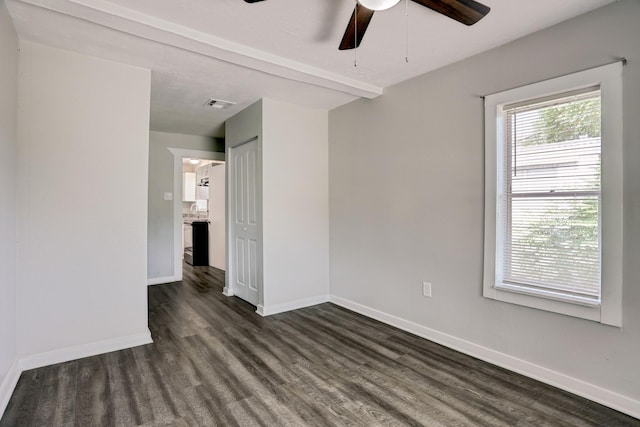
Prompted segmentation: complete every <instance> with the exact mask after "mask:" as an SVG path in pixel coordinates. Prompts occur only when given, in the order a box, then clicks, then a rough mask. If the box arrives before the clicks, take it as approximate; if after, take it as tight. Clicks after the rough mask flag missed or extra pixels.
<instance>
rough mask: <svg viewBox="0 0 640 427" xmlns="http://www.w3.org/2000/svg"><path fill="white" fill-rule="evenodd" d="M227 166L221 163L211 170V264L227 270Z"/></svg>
mask: <svg viewBox="0 0 640 427" xmlns="http://www.w3.org/2000/svg"><path fill="white" fill-rule="evenodd" d="M226 170H227V166H226V165H225V164H220V165H217V166H213V167H212V168H211V169H210V171H209V221H210V224H209V265H210V266H211V267H215V268H219V269H220V270H226V269H227V266H226V263H227V258H226V250H225V249H226V244H227V239H226V235H227V233H226V228H227V221H226V218H227V206H226V205H227V202H226V194H227V188H226V185H227V178H226Z"/></svg>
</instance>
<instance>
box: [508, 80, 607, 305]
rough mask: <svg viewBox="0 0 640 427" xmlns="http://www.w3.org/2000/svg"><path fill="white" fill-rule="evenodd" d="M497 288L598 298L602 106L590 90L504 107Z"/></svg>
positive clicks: (594, 300) (579, 298) (584, 300)
mask: <svg viewBox="0 0 640 427" xmlns="http://www.w3.org/2000/svg"><path fill="white" fill-rule="evenodd" d="M502 109H503V124H504V130H503V132H504V144H505V147H504V152H505V154H506V155H505V156H504V162H505V164H504V165H503V167H504V168H505V169H504V175H503V176H504V178H505V179H504V181H503V185H504V186H505V188H504V189H503V190H504V192H503V194H504V195H505V197H504V200H503V203H502V206H501V209H502V215H503V217H504V219H505V220H504V221H503V226H504V227H505V228H506V229H505V230H504V232H503V233H501V234H502V236H503V238H504V242H502V243H503V246H502V247H503V254H502V255H503V262H502V266H503V271H502V276H503V277H502V282H501V283H500V284H498V285H497V287H502V288H509V289H510V290H514V291H518V292H524V293H532V294H540V295H542V296H547V297H550V298H558V299H562V300H570V301H574V302H578V303H583V304H593V305H597V304H599V303H600V300H601V292H600V277H601V271H600V270H601V262H600V261H601V259H600V258H601V243H600V241H601V226H600V217H601V215H600V211H601V208H600V206H601V177H600V173H601V144H600V136H601V132H600V127H601V117H600V116H601V109H600V88H599V87H591V88H586V89H581V90H579V91H572V92H567V93H563V94H560V95H555V96H553V97H546V98H538V99H534V100H530V101H527V102H520V103H517V104H510V105H505V106H503V107H502Z"/></svg>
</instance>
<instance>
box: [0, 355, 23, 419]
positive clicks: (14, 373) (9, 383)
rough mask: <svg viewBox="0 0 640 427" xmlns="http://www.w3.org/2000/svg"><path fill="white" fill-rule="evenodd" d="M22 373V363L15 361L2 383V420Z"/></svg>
mask: <svg viewBox="0 0 640 427" xmlns="http://www.w3.org/2000/svg"><path fill="white" fill-rule="evenodd" d="M21 373H22V370H21V369H20V361H19V360H18V359H14V360H13V363H12V364H11V366H10V367H9V371H8V372H7V374H6V375H5V377H4V380H3V381H2V383H0V418H2V415H3V414H4V411H5V409H7V405H8V404H9V400H11V395H12V394H13V391H14V390H15V388H16V385H17V384H18V380H19V379H20V374H21Z"/></svg>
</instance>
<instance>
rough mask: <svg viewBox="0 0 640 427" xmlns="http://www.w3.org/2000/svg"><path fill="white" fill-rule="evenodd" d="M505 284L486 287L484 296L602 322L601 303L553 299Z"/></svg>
mask: <svg viewBox="0 0 640 427" xmlns="http://www.w3.org/2000/svg"><path fill="white" fill-rule="evenodd" d="M505 286H508V285H502V286H501V287H497V286H491V287H485V289H484V292H483V296H484V297H485V298H490V299H494V300H497V301H502V302H508V303H511V304H517V305H522V306H525V307H531V308H535V309H538V310H544V311H550V312H552V313H558V314H564V315H566V316H573V317H578V318H581V319H587V320H592V321H594V322H601V307H600V305H589V306H587V305H581V304H576V303H573V302H566V301H560V300H557V299H551V298H548V297H541V296H537V295H536V296H534V295H529V294H526V293H524V292H522V291H517V290H514V289H505Z"/></svg>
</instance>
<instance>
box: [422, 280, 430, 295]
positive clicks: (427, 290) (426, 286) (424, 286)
mask: <svg viewBox="0 0 640 427" xmlns="http://www.w3.org/2000/svg"><path fill="white" fill-rule="evenodd" d="M422 295H423V296H425V297H429V298H431V283H429V282H422Z"/></svg>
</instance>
